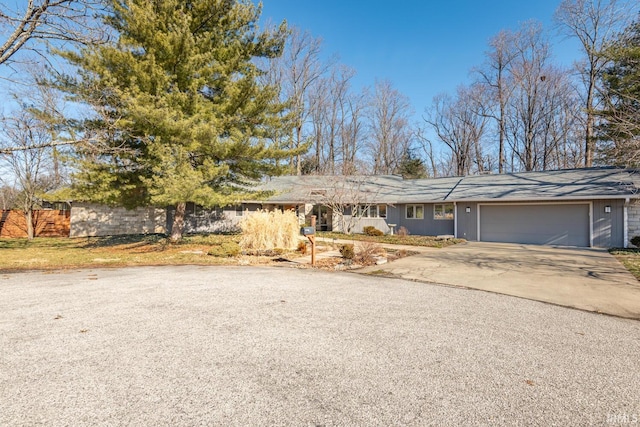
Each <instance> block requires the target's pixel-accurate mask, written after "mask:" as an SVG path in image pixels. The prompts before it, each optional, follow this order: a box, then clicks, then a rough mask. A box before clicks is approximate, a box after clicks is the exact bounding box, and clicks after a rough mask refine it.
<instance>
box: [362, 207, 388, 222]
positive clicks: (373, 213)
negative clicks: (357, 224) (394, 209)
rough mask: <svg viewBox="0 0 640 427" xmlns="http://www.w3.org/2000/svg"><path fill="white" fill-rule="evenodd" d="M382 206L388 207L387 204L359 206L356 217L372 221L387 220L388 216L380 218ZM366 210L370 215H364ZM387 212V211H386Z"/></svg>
mask: <svg viewBox="0 0 640 427" xmlns="http://www.w3.org/2000/svg"><path fill="white" fill-rule="evenodd" d="M380 206H384V207H387V205H385V204H376V205H369V206H367V205H358V206H356V215H357V216H358V217H360V218H371V219H386V218H387V216H386V215H385V216H384V217H382V216H380ZM365 209H367V210H368V212H369V215H366V216H365V215H362V211H364V210H365ZM385 212H386V210H385Z"/></svg>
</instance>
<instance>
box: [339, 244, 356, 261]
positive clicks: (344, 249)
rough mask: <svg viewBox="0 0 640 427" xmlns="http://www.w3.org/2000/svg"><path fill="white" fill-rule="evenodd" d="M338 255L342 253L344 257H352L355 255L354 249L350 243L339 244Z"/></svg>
mask: <svg viewBox="0 0 640 427" xmlns="http://www.w3.org/2000/svg"><path fill="white" fill-rule="evenodd" d="M340 255H342V258H344V259H353V258H355V256H356V251H355V250H354V249H353V245H352V244H351V243H347V244H346V245H342V246H340Z"/></svg>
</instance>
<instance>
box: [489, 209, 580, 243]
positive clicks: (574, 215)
mask: <svg viewBox="0 0 640 427" xmlns="http://www.w3.org/2000/svg"><path fill="white" fill-rule="evenodd" d="M478 208H479V209H478V231H479V239H478V240H480V241H482V242H503V243H524V244H535V245H562V246H582V247H589V246H591V226H590V212H591V205H590V204H589V203H566V204H558V203H548V204H534V203H531V204H480V205H479V206H478Z"/></svg>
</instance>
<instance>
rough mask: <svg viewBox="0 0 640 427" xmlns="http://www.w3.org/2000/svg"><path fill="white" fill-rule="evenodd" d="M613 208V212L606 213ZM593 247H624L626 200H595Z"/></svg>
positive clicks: (593, 209)
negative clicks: (607, 207)
mask: <svg viewBox="0 0 640 427" xmlns="http://www.w3.org/2000/svg"><path fill="white" fill-rule="evenodd" d="M605 206H611V212H605ZM591 220H592V224H593V246H595V247H597V248H621V247H623V246H624V200H594V201H593V207H592V217H591Z"/></svg>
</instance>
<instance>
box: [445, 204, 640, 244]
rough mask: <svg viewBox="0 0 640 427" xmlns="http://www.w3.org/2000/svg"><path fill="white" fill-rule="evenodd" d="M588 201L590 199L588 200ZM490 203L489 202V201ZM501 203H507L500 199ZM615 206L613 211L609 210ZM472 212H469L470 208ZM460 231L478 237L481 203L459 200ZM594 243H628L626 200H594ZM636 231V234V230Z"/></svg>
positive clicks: (635, 214) (634, 210)
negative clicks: (625, 234)
mask: <svg viewBox="0 0 640 427" xmlns="http://www.w3.org/2000/svg"><path fill="white" fill-rule="evenodd" d="M585 203H588V201H585ZM486 204H489V203H486ZM498 204H506V203H504V202H499V203H498ZM605 206H611V212H610V213H607V212H605ZM467 207H469V208H470V212H469V213H467V212H466V208H467ZM456 211H457V218H458V235H457V237H459V238H462V239H467V240H470V241H477V240H478V204H477V203H466V202H459V203H458V204H457V209H456ZM628 214H629V220H628V222H629V238H631V237H633V236H634V235H640V204H638V205H633V206H629V211H628ZM591 221H592V225H593V227H592V232H593V234H592V245H593V246H594V247H600V248H612V247H622V246H624V200H593V201H592V217H591ZM632 233H636V234H632Z"/></svg>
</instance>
